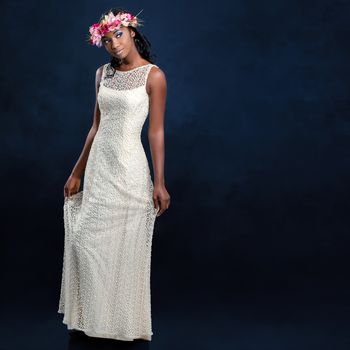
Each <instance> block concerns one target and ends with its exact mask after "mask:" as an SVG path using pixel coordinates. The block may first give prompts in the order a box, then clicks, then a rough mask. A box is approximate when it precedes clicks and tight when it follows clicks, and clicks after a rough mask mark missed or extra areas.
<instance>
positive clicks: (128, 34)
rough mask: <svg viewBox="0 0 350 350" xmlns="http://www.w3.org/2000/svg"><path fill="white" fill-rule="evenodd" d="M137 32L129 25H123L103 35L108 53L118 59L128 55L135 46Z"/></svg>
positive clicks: (103, 41)
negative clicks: (130, 28)
mask: <svg viewBox="0 0 350 350" xmlns="http://www.w3.org/2000/svg"><path fill="white" fill-rule="evenodd" d="M134 36H135V33H134V32H133V31H132V30H129V29H128V28H127V27H123V26H121V27H120V29H116V30H114V31H112V32H108V33H106V34H105V35H104V36H103V37H102V44H103V46H104V47H105V48H106V50H107V51H108V53H109V54H110V55H112V56H114V57H116V58H118V59H122V58H124V57H126V56H127V55H128V54H129V52H130V50H131V49H132V48H133V46H134V45H135V44H134V40H133V37H134Z"/></svg>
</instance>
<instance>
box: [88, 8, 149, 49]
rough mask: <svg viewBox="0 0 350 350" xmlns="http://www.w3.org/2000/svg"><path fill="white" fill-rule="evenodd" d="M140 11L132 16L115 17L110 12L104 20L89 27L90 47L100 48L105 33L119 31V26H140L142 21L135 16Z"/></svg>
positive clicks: (119, 14) (122, 14)
mask: <svg viewBox="0 0 350 350" xmlns="http://www.w3.org/2000/svg"><path fill="white" fill-rule="evenodd" d="M142 11H143V10H141V11H140V12H139V13H138V14H137V15H135V16H133V15H132V14H131V13H127V12H124V13H118V14H117V15H116V16H115V15H114V14H113V12H112V11H110V12H109V13H108V14H107V15H105V16H104V18H103V19H102V20H101V21H100V22H99V23H95V24H93V25H92V26H90V27H89V33H90V36H89V38H88V42H89V44H90V45H96V46H97V47H101V46H102V40H101V39H102V37H103V36H104V34H105V33H108V32H111V31H114V30H116V29H119V28H120V26H121V25H122V26H124V27H128V26H131V27H135V28H136V27H138V26H142V25H143V24H141V22H142V20H141V19H139V18H138V17H137V16H138V15H139V14H140V13H141V12H142Z"/></svg>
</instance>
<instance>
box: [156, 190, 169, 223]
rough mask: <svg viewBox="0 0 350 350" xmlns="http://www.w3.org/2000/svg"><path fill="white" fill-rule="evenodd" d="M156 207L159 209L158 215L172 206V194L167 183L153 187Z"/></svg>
mask: <svg viewBox="0 0 350 350" xmlns="http://www.w3.org/2000/svg"><path fill="white" fill-rule="evenodd" d="M153 202H154V208H156V209H158V213H157V216H160V215H162V214H163V212H164V211H165V210H167V209H168V208H169V206H170V195H169V193H168V191H167V190H166V188H165V185H155V186H154V189H153Z"/></svg>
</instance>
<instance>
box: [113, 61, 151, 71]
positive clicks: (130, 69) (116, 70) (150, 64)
mask: <svg viewBox="0 0 350 350" xmlns="http://www.w3.org/2000/svg"><path fill="white" fill-rule="evenodd" d="M151 64H152V63H147V64H144V65H143V66H138V67H135V68H133V69H129V70H118V69H115V68H114V70H115V71H116V72H118V73H128V72H132V71H134V70H136V69H139V68H142V67H146V66H149V65H151ZM109 65H110V66H111V64H110V63H109Z"/></svg>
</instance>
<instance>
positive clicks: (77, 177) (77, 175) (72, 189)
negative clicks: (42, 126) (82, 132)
mask: <svg viewBox="0 0 350 350" xmlns="http://www.w3.org/2000/svg"><path fill="white" fill-rule="evenodd" d="M102 68H103V66H101V67H99V68H98V69H97V70H96V78H95V89H96V102H95V109H94V116H93V123H92V127H91V128H90V130H89V133H88V135H87V137H86V141H85V144H84V148H83V150H82V152H81V154H80V157H79V159H78V160H77V162H76V164H75V166H74V168H73V170H72V172H71V174H70V175H69V177H68V180H67V181H66V183H65V185H64V189H63V195H64V197H70V196H71V195H73V194H75V193H77V192H78V191H79V187H80V182H81V177H82V175H83V173H84V170H85V167H86V163H87V160H88V157H89V153H90V149H91V145H92V141H93V140H94V138H95V135H96V132H97V130H98V127H99V125H100V115H101V113H100V108H99V106H98V102H97V93H98V91H99V87H100V81H101V76H102Z"/></svg>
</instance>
